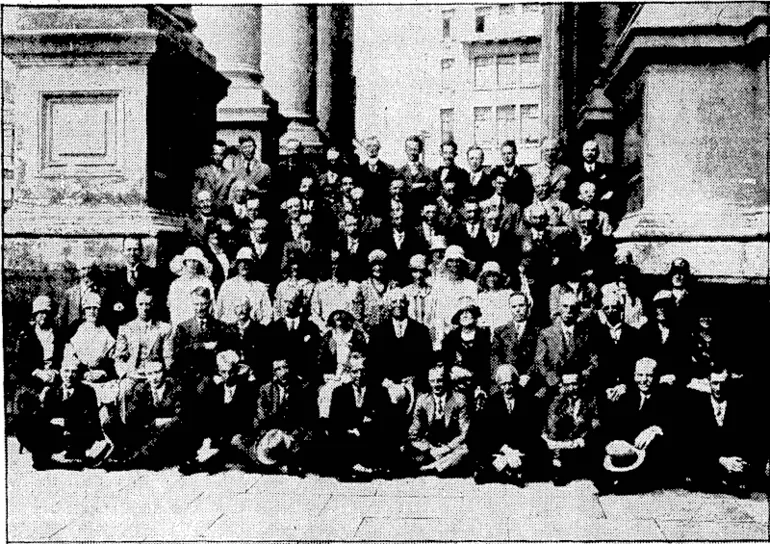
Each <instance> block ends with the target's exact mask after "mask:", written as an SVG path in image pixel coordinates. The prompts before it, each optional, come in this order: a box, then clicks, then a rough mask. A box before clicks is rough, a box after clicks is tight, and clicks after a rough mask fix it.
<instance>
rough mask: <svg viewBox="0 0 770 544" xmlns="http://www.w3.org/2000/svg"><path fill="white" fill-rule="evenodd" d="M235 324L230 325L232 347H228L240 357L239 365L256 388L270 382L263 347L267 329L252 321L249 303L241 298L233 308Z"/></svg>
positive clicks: (266, 340)
mask: <svg viewBox="0 0 770 544" xmlns="http://www.w3.org/2000/svg"><path fill="white" fill-rule="evenodd" d="M233 312H234V313H235V317H236V320H235V323H232V324H231V325H230V328H231V331H232V333H231V336H232V342H233V343H232V345H231V346H230V347H231V348H232V349H233V351H235V352H236V353H237V354H238V356H239V357H240V363H241V364H242V365H243V366H244V368H246V369H248V372H249V374H250V378H251V379H253V380H254V382H255V383H256V385H257V386H259V385H262V384H263V383H267V382H268V381H270V376H271V375H272V373H271V368H270V362H271V360H270V358H269V357H266V356H265V355H266V354H265V347H264V346H265V345H267V344H268V343H269V341H268V336H267V327H265V326H264V325H262V324H261V323H260V322H259V321H256V320H255V319H252V316H251V301H250V300H249V298H248V297H245V296H244V297H243V298H242V299H241V300H240V301H238V302H236V303H235V306H234V307H233Z"/></svg>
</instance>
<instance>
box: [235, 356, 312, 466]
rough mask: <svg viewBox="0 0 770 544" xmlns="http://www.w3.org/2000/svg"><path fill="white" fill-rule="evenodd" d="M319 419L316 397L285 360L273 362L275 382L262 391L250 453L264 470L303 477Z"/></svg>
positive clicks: (260, 391)
mask: <svg viewBox="0 0 770 544" xmlns="http://www.w3.org/2000/svg"><path fill="white" fill-rule="evenodd" d="M317 418H318V405H317V403H316V402H315V395H314V394H313V392H312V391H311V390H310V388H309V387H308V386H307V385H306V384H305V383H304V382H302V381H301V380H300V379H299V378H298V377H297V376H296V375H295V374H294V373H293V372H292V370H291V366H290V365H289V363H288V362H287V361H286V360H285V359H277V360H275V361H273V378H272V380H271V381H269V382H268V383H266V384H264V385H263V386H262V387H260V388H259V397H258V398H257V415H256V417H255V418H254V430H253V438H254V441H253V442H254V444H253V446H252V447H251V449H250V450H249V452H250V455H251V457H252V459H253V460H254V461H256V462H257V463H258V464H259V467H260V468H261V469H263V470H268V471H270V470H274V469H276V468H277V469H278V472H281V473H284V474H300V475H301V474H303V473H304V471H305V468H306V467H307V464H308V462H309V461H310V459H309V457H308V446H309V445H310V442H311V441H312V437H313V430H314V429H313V426H314V424H315V421H316V420H317Z"/></svg>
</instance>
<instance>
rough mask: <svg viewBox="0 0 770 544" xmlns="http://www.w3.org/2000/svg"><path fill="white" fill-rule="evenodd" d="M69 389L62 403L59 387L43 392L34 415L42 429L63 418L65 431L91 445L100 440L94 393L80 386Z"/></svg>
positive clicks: (62, 397)
mask: <svg viewBox="0 0 770 544" xmlns="http://www.w3.org/2000/svg"><path fill="white" fill-rule="evenodd" d="M72 389H73V393H72V394H71V395H70V396H69V398H67V399H66V400H65V399H64V389H63V387H62V385H61V384H56V385H53V386H49V387H46V388H45V389H43V392H42V393H41V395H40V408H39V410H38V413H37V415H38V417H39V419H40V421H41V422H42V423H43V424H44V425H47V424H48V422H49V421H50V420H51V419H53V418H58V417H60V418H64V430H65V431H69V432H70V433H71V434H72V435H77V436H78V438H79V440H82V443H83V444H88V445H90V444H93V443H94V442H95V441H96V440H99V439H100V438H102V436H103V434H102V427H101V423H100V422H99V405H98V403H97V400H96V393H94V390H93V388H92V387H90V386H88V385H86V384H84V383H76V384H74V386H73V388H72Z"/></svg>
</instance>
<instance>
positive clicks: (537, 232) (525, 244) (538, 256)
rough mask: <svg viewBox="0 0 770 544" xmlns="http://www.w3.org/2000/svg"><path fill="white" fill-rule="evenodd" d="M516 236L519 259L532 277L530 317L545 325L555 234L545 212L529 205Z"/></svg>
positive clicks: (556, 259)
mask: <svg viewBox="0 0 770 544" xmlns="http://www.w3.org/2000/svg"><path fill="white" fill-rule="evenodd" d="M519 237H520V239H521V257H522V263H526V264H525V266H524V269H525V274H526V277H527V278H528V279H529V280H531V281H532V284H531V285H530V293H531V295H532V302H533V304H534V308H535V311H534V315H533V317H534V319H535V322H536V323H537V324H538V325H541V326H545V325H546V324H548V323H550V322H551V315H550V311H549V296H550V291H551V287H552V286H553V284H554V283H555V280H556V274H555V267H556V265H557V264H558V263H559V259H560V255H561V251H560V247H559V240H558V238H557V237H556V236H555V235H554V233H553V232H552V231H551V230H550V229H549V228H548V213H547V212H546V210H545V208H544V207H542V206H539V207H531V208H529V211H528V212H525V213H524V222H523V223H522V229H521V231H520V232H519Z"/></svg>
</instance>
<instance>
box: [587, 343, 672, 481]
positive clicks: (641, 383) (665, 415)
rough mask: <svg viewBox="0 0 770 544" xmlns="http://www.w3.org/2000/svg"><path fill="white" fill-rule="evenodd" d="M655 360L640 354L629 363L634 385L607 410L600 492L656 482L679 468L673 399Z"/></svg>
mask: <svg viewBox="0 0 770 544" xmlns="http://www.w3.org/2000/svg"><path fill="white" fill-rule="evenodd" d="M657 366H658V365H657V363H656V362H655V361H654V360H653V359H649V358H642V359H639V360H638V361H637V362H636V366H635V369H634V382H636V387H634V388H632V390H631V391H629V392H628V393H627V394H625V395H622V396H621V397H620V398H619V399H618V400H616V401H615V402H614V403H612V404H611V405H610V407H609V408H608V410H607V416H608V417H607V418H606V425H604V427H605V428H604V430H603V434H604V435H605V440H604V443H605V444H607V448H606V451H607V454H608V455H607V458H606V459H605V465H604V470H603V471H602V475H601V476H600V477H599V478H597V480H596V481H595V483H597V484H599V485H598V486H597V487H598V488H599V491H600V492H601V493H608V492H613V491H617V490H625V491H629V490H638V489H641V488H643V487H645V488H650V487H652V488H659V487H660V486H662V485H664V484H667V483H668V482H669V481H670V477H671V474H672V473H674V472H675V471H676V469H677V468H678V466H677V459H676V457H675V449H674V448H673V446H674V445H675V444H676V436H677V434H678V429H677V422H676V420H675V419H674V417H673V414H676V413H677V409H676V404H675V401H674V400H673V398H672V396H671V395H670V393H669V392H668V390H667V389H665V388H663V387H662V386H660V385H659V383H658V380H657V372H658V371H657ZM680 402H681V401H680ZM642 455H643V457H642ZM634 460H635V461H636V462H632V461H634ZM640 460H641V461H640ZM629 463H630V464H629ZM634 465H637V466H636V467H635V468H633V469H630V468H629V467H634Z"/></svg>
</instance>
